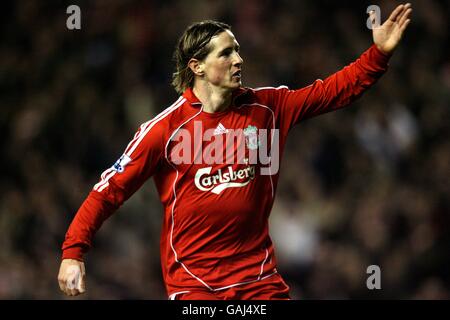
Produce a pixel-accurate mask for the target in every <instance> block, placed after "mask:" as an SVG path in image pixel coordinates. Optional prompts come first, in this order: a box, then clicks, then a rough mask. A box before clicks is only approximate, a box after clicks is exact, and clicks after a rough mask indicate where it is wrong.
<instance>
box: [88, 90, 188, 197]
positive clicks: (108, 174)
mask: <svg viewBox="0 0 450 320" xmlns="http://www.w3.org/2000/svg"><path fill="white" fill-rule="evenodd" d="M184 101H186V99H185V98H183V97H182V96H180V97H179V98H178V99H177V101H176V102H175V103H173V104H172V105H171V106H170V107H168V108H167V109H165V110H164V111H162V112H161V113H159V114H158V115H157V116H156V117H154V118H153V119H152V120H149V121H147V122H145V123H143V124H142V125H141V126H140V130H139V131H138V132H136V134H135V135H134V138H133V140H132V141H131V142H130V143H129V144H128V146H127V148H126V149H125V151H127V150H128V149H129V148H130V146H132V147H131V149H130V150H128V152H127V153H128V154H127V153H125V154H126V155H127V156H130V155H131V153H132V152H133V151H134V150H135V149H136V148H137V146H138V145H139V143H140V142H141V141H142V139H143V138H144V137H145V135H147V133H148V132H149V131H150V129H151V128H153V126H154V125H155V124H156V123H158V122H159V121H160V120H162V119H164V118H165V117H166V116H167V115H168V114H170V113H171V112H172V111H174V110H175V109H177V108H178V107H180V106H181V105H182V104H183V103H184ZM133 143H134V144H133ZM115 174H116V171H115V170H114V168H112V167H111V168H109V169H107V170H105V171H104V172H103V173H102V175H101V178H102V180H101V181H100V182H98V183H97V184H96V185H95V186H94V190H96V191H98V192H102V191H103V190H104V189H105V188H106V187H108V186H109V183H108V180H109V179H111V178H112V177H113V176H114V175H115Z"/></svg>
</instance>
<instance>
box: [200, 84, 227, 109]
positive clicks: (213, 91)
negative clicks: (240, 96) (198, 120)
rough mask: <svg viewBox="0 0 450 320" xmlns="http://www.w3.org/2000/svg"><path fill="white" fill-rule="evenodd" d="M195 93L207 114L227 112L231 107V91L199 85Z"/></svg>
mask: <svg viewBox="0 0 450 320" xmlns="http://www.w3.org/2000/svg"><path fill="white" fill-rule="evenodd" d="M193 92H194V94H195V96H196V97H197V98H198V99H199V100H200V102H201V103H202V105H203V111H205V112H208V113H214V112H220V111H225V110H226V109H228V108H229V107H230V105H231V96H232V91H230V90H223V89H219V88H215V87H211V86H207V85H201V84H198V85H195V86H194V88H193Z"/></svg>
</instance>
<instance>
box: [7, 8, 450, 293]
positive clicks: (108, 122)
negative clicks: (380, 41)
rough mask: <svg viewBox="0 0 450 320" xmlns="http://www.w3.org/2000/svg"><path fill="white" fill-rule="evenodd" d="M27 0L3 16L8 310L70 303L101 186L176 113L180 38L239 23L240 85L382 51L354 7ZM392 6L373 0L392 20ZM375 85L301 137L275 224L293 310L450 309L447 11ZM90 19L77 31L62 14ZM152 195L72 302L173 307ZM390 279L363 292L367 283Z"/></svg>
mask: <svg viewBox="0 0 450 320" xmlns="http://www.w3.org/2000/svg"><path fill="white" fill-rule="evenodd" d="M357 3H358V4H355V2H354V1H325V0H315V1H312V0H311V1H309V0H308V1H287V0H284V1H275V0H263V1H260V0H244V1H237V0H232V1H201V0H191V1H183V0H166V1H144V0H142V1H125V0H115V1H112V0H96V1H69V2H67V1H51V2H50V1H48V2H44V1H34V0H20V1H15V2H10V3H9V4H8V3H5V4H2V10H1V11H0V12H1V13H0V15H1V29H0V34H1V42H0V133H1V137H2V139H1V142H0V144H1V154H2V156H1V159H0V161H1V162H0V165H1V168H3V169H2V174H1V178H0V247H1V250H0V298H2V299H62V298H64V296H63V295H62V294H61V293H60V291H59V287H58V283H57V279H56V277H57V273H58V268H59V263H60V258H61V251H60V247H61V244H62V241H63V239H64V235H65V232H66V230H67V228H68V226H69V223H70V221H71V220H72V218H73V216H74V214H75V213H76V211H77V209H78V207H79V206H80V204H81V203H82V201H83V200H84V198H85V197H86V196H87V194H88V192H89V191H90V189H91V188H92V186H93V185H94V184H95V183H96V182H97V181H98V178H99V175H100V173H101V172H102V171H103V170H104V169H106V168H107V167H109V166H111V165H112V164H113V163H114V162H115V161H116V160H117V158H118V157H119V156H120V155H121V153H122V152H123V150H124V148H125V146H126V145H127V143H128V141H129V140H130V139H131V138H132V137H133V135H134V132H135V131H136V130H137V128H138V126H139V125H140V124H141V123H143V122H145V121H147V120H149V119H150V118H152V117H153V116H154V115H156V114H157V113H159V112H160V111H162V110H163V109H165V108H166V107H167V106H169V105H170V104H171V103H172V102H173V101H174V100H175V99H176V98H177V94H176V92H175V91H174V90H173V88H172V87H171V86H170V82H171V75H172V72H173V70H174V69H173V68H174V64H173V61H172V59H171V57H172V51H173V48H174V46H175V44H176V42H177V40H178V38H179V36H180V35H181V33H182V32H183V30H184V29H185V27H186V26H187V25H189V24H190V23H192V22H194V21H199V20H203V19H207V18H208V19H218V20H221V21H224V22H227V23H229V24H231V25H232V30H233V32H234V34H235V35H236V37H237V40H238V41H239V42H240V45H241V53H242V57H243V59H244V66H243V70H244V73H243V81H244V85H245V86H249V87H258V86H278V85H288V86H289V87H290V88H300V87H304V86H306V85H308V84H310V83H311V82H313V81H314V80H315V79H316V78H325V77H326V76H327V75H329V74H331V73H333V72H335V71H337V70H339V69H340V68H342V67H343V66H345V65H346V64H348V63H350V62H352V61H353V60H355V59H356V58H357V57H358V56H359V55H360V54H361V53H362V52H363V51H364V50H366V49H367V48H368V47H369V46H370V45H371V44H372V38H371V31H370V30H369V29H367V27H366V19H367V17H368V16H367V14H366V8H367V7H368V6H369V5H370V4H372V3H369V2H367V3H366V2H364V1H358V2H357ZM398 3H399V2H398V1H388V0H382V1H378V3H377V4H378V5H379V6H380V8H381V13H382V20H383V21H384V19H386V18H387V15H388V14H389V13H390V12H391V11H392V9H393V8H394V7H395V6H396V5H397V4H398ZM411 3H412V5H413V10H414V12H413V20H412V23H411V25H410V27H409V28H408V30H407V32H406V35H405V37H404V39H403V41H402V43H401V45H400V47H399V49H398V50H397V51H396V52H395V54H394V56H393V57H392V59H391V61H390V69H389V71H388V72H387V74H386V75H384V76H383V77H382V78H381V79H380V81H379V82H378V83H377V84H376V85H375V86H374V87H373V88H371V89H370V90H369V91H368V92H367V93H366V94H365V95H364V96H363V97H362V98H361V99H360V100H358V101H357V102H355V103H354V104H353V105H352V106H351V107H349V108H347V109H343V110H340V111H337V112H334V113H329V114H326V115H323V116H320V117H318V118H314V119H311V120H307V121H305V122H302V123H300V124H299V125H298V126H297V127H296V128H295V129H293V130H292V131H291V135H290V137H289V140H288V146H287V147H286V151H285V154H284V158H283V162H282V164H281V178H280V182H279V186H278V190H277V198H276V201H275V204H274V208H273V211H272V215H271V218H270V232H271V235H272V239H273V241H274V244H275V250H276V251H275V252H276V254H277V258H278V262H279V268H278V270H279V272H280V273H281V274H282V275H283V276H284V278H285V280H286V282H287V283H288V284H289V285H290V286H291V289H292V297H293V298H294V299H363V298H367V299H380V298H385V299H450V251H449V248H450V246H449V244H450V232H449V231H450V230H449V229H450V228H449V226H450V218H449V212H450V203H449V202H450V194H449V193H450V188H449V177H450V140H449V139H448V137H449V114H448V108H449V105H450V42H449V39H450V34H449V30H450V26H449V22H448V17H447V15H446V13H448V12H450V4H449V2H448V1H447V0H429V1H422V0H415V1H411ZM70 4H78V5H79V6H80V8H81V30H72V31H70V30H68V29H67V28H66V19H67V18H68V16H69V15H68V14H67V13H66V8H67V6H68V5H70ZM161 221H162V206H161V204H160V203H159V199H158V196H157V193H156V190H155V188H154V186H153V183H152V181H149V182H148V183H147V184H145V185H144V187H143V188H141V189H140V190H139V191H138V192H137V193H136V194H135V195H134V196H133V197H132V198H131V199H130V200H129V201H128V202H126V203H125V204H124V205H123V207H122V208H120V209H119V210H118V211H117V213H116V214H115V215H113V216H112V217H111V218H110V219H109V220H107V221H106V222H105V223H104V225H103V226H102V228H101V229H100V231H99V232H98V234H97V236H96V238H95V240H94V248H93V249H92V250H91V251H90V252H89V254H88V255H87V256H86V268H87V289H88V291H87V293H86V294H85V295H83V296H81V297H78V298H77V299H133V298H137V299H166V298H167V297H166V293H165V290H164V285H163V282H162V276H161V267H160V259H159V236H160V228H161ZM370 265H377V266H379V267H380V270H381V289H380V290H369V289H368V288H367V286H366V280H367V278H368V277H369V276H370V274H368V273H367V268H368V266H370Z"/></svg>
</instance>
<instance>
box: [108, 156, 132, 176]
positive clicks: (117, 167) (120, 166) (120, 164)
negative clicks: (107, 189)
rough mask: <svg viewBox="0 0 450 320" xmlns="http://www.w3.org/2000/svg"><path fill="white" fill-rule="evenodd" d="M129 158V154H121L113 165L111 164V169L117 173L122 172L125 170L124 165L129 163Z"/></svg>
mask: <svg viewBox="0 0 450 320" xmlns="http://www.w3.org/2000/svg"><path fill="white" fill-rule="evenodd" d="M130 161H131V158H130V157H129V156H127V155H126V154H123V155H122V156H121V157H120V158H119V160H117V161H116V163H114V165H113V166H112V168H113V170H114V171H116V172H118V173H122V172H123V171H124V170H125V166H126V165H127V164H128V163H130Z"/></svg>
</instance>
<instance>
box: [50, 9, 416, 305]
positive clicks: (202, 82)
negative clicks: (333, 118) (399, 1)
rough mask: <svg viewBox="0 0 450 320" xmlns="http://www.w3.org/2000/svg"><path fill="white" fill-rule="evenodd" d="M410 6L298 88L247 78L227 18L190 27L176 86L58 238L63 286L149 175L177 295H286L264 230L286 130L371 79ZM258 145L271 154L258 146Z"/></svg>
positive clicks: (353, 94)
mask: <svg viewBox="0 0 450 320" xmlns="http://www.w3.org/2000/svg"><path fill="white" fill-rule="evenodd" d="M411 11H412V9H411V5H410V4H406V5H399V6H398V7H397V8H396V9H395V10H394V11H393V12H392V13H391V15H390V17H389V19H388V20H387V21H386V22H385V23H384V24H382V25H375V26H373V29H372V30H373V40H374V44H373V45H372V46H370V47H369V48H368V50H367V51H365V52H364V53H363V54H362V55H361V56H360V57H359V59H357V60H356V61H355V62H353V63H351V64H350V65H348V66H346V67H345V68H343V69H342V70H341V71H339V72H337V73H335V74H333V75H331V76H329V77H328V78H326V79H325V80H320V79H319V80H316V81H315V82H314V83H312V84H311V85H310V86H308V87H305V88H301V89H298V90H290V89H288V88H287V87H284V86H281V87H278V88H272V87H266V88H258V89H251V88H246V87H243V86H242V66H243V63H244V61H243V59H242V58H241V56H240V55H239V43H238V41H237V40H236V38H235V36H234V35H233V33H232V32H231V29H230V27H229V26H228V25H226V24H223V23H220V22H216V21H209V20H208V21H203V22H200V23H195V24H193V25H191V26H189V27H188V28H187V29H186V30H185V32H184V34H183V35H182V37H181V38H180V40H179V42H178V45H177V47H176V50H175V54H174V57H175V59H176V72H175V73H174V76H173V85H174V87H175V89H176V90H177V92H179V93H180V97H179V98H178V99H177V100H176V101H175V102H174V103H173V104H172V105H171V106H169V107H168V108H167V109H165V110H164V111H163V112H161V113H160V114H158V115H157V116H156V117H154V118H153V119H151V120H149V121H147V122H145V123H144V124H142V125H141V126H140V128H139V130H138V131H137V132H136V134H135V136H134V138H133V139H132V140H131V142H130V143H129V144H128V146H127V147H126V148H125V151H124V153H123V155H122V156H121V157H120V158H119V160H117V162H116V163H115V164H114V165H113V166H112V167H111V168H109V169H107V170H106V171H105V172H103V174H102V175H101V179H100V181H99V182H98V183H97V184H96V185H95V186H94V188H93V190H92V191H91V192H90V194H89V195H88V197H87V198H86V200H85V201H84V202H83V204H82V205H81V207H80V208H79V210H78V212H77V214H76V215H75V217H74V219H73V221H72V223H71V225H70V227H69V229H68V231H67V234H66V237H65V241H64V243H63V245H62V251H63V252H62V262H61V266H60V271H59V275H58V281H59V285H60V288H61V290H62V291H63V292H65V293H66V294H67V295H70V296H74V295H78V294H80V293H83V292H85V290H86V289H85V266H84V263H83V255H84V254H85V253H86V252H87V251H88V249H89V248H90V247H91V242H92V239H93V236H94V234H95V233H96V231H97V230H98V229H99V228H100V226H101V225H102V223H103V222H104V221H105V219H107V218H108V217H109V216H110V215H111V214H112V213H113V212H114V211H115V210H116V209H117V208H119V207H120V206H121V205H122V203H123V202H124V201H126V200H127V199H128V198H129V197H130V196H131V195H132V194H133V193H134V192H135V191H136V190H138V189H139V188H140V187H141V186H142V184H143V183H144V182H145V181H146V180H147V179H148V178H150V177H153V179H154V181H155V184H156V187H157V190H158V193H159V196H160V199H161V202H162V204H163V206H164V218H163V226H162V233H161V241H160V251H161V265H162V273H163V278H164V282H165V286H166V290H167V295H168V297H169V299H198V300H202V299H212V300H213V299H289V298H290V296H289V287H288V286H287V285H286V283H285V282H284V281H283V279H282V277H281V276H280V275H279V274H278V272H277V269H276V267H277V262H276V258H275V254H274V249H273V245H272V242H271V239H270V236H269V232H268V230H269V229H268V217H269V214H270V211H271V208H272V205H273V202H274V195H275V190H276V187H277V182H278V178H279V172H278V163H279V162H280V161H281V155H282V153H283V148H284V145H285V142H286V137H287V134H288V132H289V130H290V129H291V128H292V127H293V126H294V125H295V124H297V123H299V122H300V121H301V120H304V119H307V118H310V117H313V116H317V115H319V114H322V113H325V112H329V111H332V110H336V109H339V108H342V107H344V106H346V105H348V104H349V103H351V102H352V101H354V100H355V99H357V98H358V97H359V96H360V95H361V94H362V93H363V92H364V91H365V90H367V89H368V88H369V87H370V86H372V85H373V84H374V83H375V82H376V81H377V79H378V78H380V76H381V75H382V74H383V73H384V72H385V71H386V70H387V68H388V60H389V58H390V56H391V55H392V53H393V51H394V49H395V48H396V47H397V45H398V44H399V41H400V39H401V38H402V35H403V32H404V31H405V29H406V27H407V26H408V24H409V22H410V19H409V17H410V14H411ZM371 18H372V19H373V18H374V13H373V12H372V13H371ZM236 132H237V134H236ZM267 132H269V134H266V136H265V137H264V135H263V134H264V133H267ZM230 135H231V136H232V138H231V139H228V138H229V136H230ZM233 135H234V136H233ZM230 141H231V143H230ZM224 145H226V149H223V146H224ZM261 149H265V151H266V155H267V156H268V159H269V161H266V162H264V163H263V161H262V160H261V159H260V158H258V157H256V158H255V157H254V155H255V152H259V150H261ZM213 151H214V152H213ZM239 153H240V155H239ZM258 155H260V154H258ZM222 156H224V157H222ZM221 159H222V160H224V161H220V160H221ZM230 159H231V161H229V160H230ZM255 159H256V161H255ZM211 160H214V161H211Z"/></svg>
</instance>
